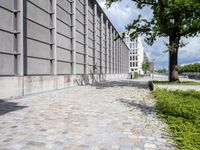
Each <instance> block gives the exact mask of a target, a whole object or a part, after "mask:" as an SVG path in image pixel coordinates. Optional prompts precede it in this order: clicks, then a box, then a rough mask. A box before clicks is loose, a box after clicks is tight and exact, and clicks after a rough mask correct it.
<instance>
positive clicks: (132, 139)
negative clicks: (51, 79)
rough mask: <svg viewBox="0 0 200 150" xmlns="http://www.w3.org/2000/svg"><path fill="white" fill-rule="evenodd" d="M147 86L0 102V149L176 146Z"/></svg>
mask: <svg viewBox="0 0 200 150" xmlns="http://www.w3.org/2000/svg"><path fill="white" fill-rule="evenodd" d="M146 88H147V87H146V86H145V85H143V84H139V83H136V82H131V83H128V82H127V81H123V82H119V81H113V82H107V83H101V84H96V85H94V86H82V87H75V88H70V89H66V90H62V91H57V92H52V93H46V94H40V95H36V96H31V97H26V98H23V99H19V100H10V101H0V149H1V150H2V149H10V150H15V149H20V150H32V149H35V150H45V149H51V150H60V149H63V150H112V149H113V150H132V149H133V150H143V149H146V150H151V149H161V150H167V149H174V147H173V146H172V145H170V144H169V143H171V142H169V141H168V140H169V139H170V138H169V137H168V136H167V134H166V133H165V130H166V127H165V125H164V124H163V123H161V122H160V121H158V119H157V118H156V115H155V110H154V106H153V100H152V97H151V95H150V92H149V90H148V89H146ZM163 137H165V138H163ZM166 139H168V140H166Z"/></svg>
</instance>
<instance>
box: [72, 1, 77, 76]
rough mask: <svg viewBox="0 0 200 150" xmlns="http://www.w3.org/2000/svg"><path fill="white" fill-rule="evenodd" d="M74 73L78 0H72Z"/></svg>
mask: <svg viewBox="0 0 200 150" xmlns="http://www.w3.org/2000/svg"><path fill="white" fill-rule="evenodd" d="M72 74H76V0H73V1H72Z"/></svg>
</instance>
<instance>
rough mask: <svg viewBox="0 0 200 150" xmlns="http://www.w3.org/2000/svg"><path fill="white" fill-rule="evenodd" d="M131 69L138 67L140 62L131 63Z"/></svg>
mask: <svg viewBox="0 0 200 150" xmlns="http://www.w3.org/2000/svg"><path fill="white" fill-rule="evenodd" d="M130 67H138V62H130Z"/></svg>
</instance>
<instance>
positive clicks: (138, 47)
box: [124, 32, 145, 74]
mask: <svg viewBox="0 0 200 150" xmlns="http://www.w3.org/2000/svg"><path fill="white" fill-rule="evenodd" d="M124 41H125V43H126V45H127V46H128V47H129V49H130V53H129V58H130V59H129V72H137V73H138V74H144V72H143V70H142V63H143V61H144V57H145V56H144V54H145V51H144V47H143V45H142V41H141V39H140V37H138V38H136V39H135V40H132V39H131V38H130V35H129V33H128V32H126V34H125V38H124Z"/></svg>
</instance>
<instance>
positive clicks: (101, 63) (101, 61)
mask: <svg viewBox="0 0 200 150" xmlns="http://www.w3.org/2000/svg"><path fill="white" fill-rule="evenodd" d="M103 23H104V21H103V13H101V34H100V35H101V42H100V43H101V48H100V49H101V50H100V51H101V52H100V74H101V73H103V71H102V69H103V67H102V65H103V60H102V55H103Z"/></svg>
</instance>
